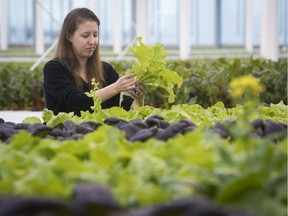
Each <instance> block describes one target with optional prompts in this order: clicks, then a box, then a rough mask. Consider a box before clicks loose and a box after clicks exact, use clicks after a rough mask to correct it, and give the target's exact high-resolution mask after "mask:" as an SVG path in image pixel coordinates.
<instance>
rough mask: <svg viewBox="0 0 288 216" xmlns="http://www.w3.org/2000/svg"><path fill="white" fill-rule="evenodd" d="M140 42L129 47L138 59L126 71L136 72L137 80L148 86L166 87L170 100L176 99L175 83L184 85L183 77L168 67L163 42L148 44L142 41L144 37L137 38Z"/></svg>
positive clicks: (179, 85) (171, 101)
mask: <svg viewBox="0 0 288 216" xmlns="http://www.w3.org/2000/svg"><path fill="white" fill-rule="evenodd" d="M136 42H138V44H134V45H133V46H131V47H129V51H130V52H132V53H133V56H134V57H135V58H136V59H137V60H138V61H136V62H135V63H134V64H133V65H132V68H130V69H128V70H127V71H126V73H134V74H135V75H136V80H137V81H139V82H142V83H144V84H145V85H147V86H154V87H157V88H158V87H159V88H163V89H165V90H166V91H167V92H168V93H169V98H168V101H169V103H173V102H174V100H175V94H174V85H177V86H178V88H179V87H181V85H182V78H181V77H180V76H179V75H178V74H177V73H176V72H175V71H171V70H169V69H168V68H167V67H166V62H165V58H166V56H167V52H166V50H165V49H164V48H163V45H162V44H161V43H159V42H158V43H156V44H155V45H154V46H148V45H146V44H144V43H143V42H142V38H141V37H138V38H136Z"/></svg>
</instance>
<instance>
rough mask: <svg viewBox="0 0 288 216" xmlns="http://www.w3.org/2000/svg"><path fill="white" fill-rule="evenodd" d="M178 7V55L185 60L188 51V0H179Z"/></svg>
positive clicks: (187, 56)
mask: <svg viewBox="0 0 288 216" xmlns="http://www.w3.org/2000/svg"><path fill="white" fill-rule="evenodd" d="M179 9H180V10H179V14H180V19H179V22H180V23H179V25H180V31H179V38H180V41H179V46H180V47H179V55H180V56H179V57H180V59H182V60H185V59H188V58H189V53H190V19H191V18H190V0H180V7H179Z"/></svg>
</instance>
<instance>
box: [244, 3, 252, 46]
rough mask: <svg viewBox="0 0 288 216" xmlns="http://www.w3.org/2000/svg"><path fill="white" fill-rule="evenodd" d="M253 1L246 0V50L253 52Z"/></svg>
mask: <svg viewBox="0 0 288 216" xmlns="http://www.w3.org/2000/svg"><path fill="white" fill-rule="evenodd" d="M252 5H253V0H246V31H245V49H246V51H247V52H253V7H252Z"/></svg>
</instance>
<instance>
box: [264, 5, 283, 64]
mask: <svg viewBox="0 0 288 216" xmlns="http://www.w3.org/2000/svg"><path fill="white" fill-rule="evenodd" d="M277 3H278V2H277V0H262V11H261V42H260V54H261V56H262V57H263V58H265V59H270V60H272V61H278V59H279V48H278V34H277V32H278V28H277V5H278V4H277Z"/></svg>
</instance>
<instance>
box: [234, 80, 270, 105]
mask: <svg viewBox="0 0 288 216" xmlns="http://www.w3.org/2000/svg"><path fill="white" fill-rule="evenodd" d="M229 87H230V91H231V96H232V98H234V99H240V98H245V99H248V100H253V99H257V98H258V97H259V94H260V93H261V92H262V91H263V90H264V89H265V88H264V86H263V85H261V83H260V82H259V79H257V78H255V77H253V76H251V75H245V76H241V77H237V78H235V79H233V80H232V81H231V82H230V84H229Z"/></svg>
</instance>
